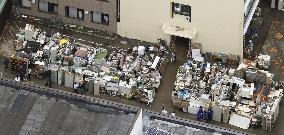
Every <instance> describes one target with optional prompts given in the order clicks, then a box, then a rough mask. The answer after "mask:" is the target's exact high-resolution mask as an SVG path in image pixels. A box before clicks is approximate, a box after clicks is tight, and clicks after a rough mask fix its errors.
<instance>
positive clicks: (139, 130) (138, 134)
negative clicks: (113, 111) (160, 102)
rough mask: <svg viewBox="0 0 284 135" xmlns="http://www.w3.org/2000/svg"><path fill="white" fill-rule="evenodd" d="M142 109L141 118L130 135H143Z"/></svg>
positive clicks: (139, 117)
mask: <svg viewBox="0 0 284 135" xmlns="http://www.w3.org/2000/svg"><path fill="white" fill-rule="evenodd" d="M142 120H143V119H142V109H141V110H140V113H139V116H138V118H137V120H136V121H135V123H134V126H133V129H132V130H131V133H130V135H143V121H142Z"/></svg>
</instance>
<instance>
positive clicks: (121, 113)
mask: <svg viewBox="0 0 284 135" xmlns="http://www.w3.org/2000/svg"><path fill="white" fill-rule="evenodd" d="M0 101H1V102H0V114H1V115H0V134H3V135H4V134H5V135H6V134H80V135H87V134H102V135H105V134H107V135H112V134H113V135H129V134H130V135H142V134H146V135H152V134H158V133H159V134H162V133H164V134H168V135H170V134H174V133H175V134H176V133H179V134H186V133H190V134H192V133H194V134H208V135H209V134H210V135H213V134H228V135H244V134H246V133H244V132H239V131H236V130H232V129H227V128H223V127H218V126H215V125H211V124H207V123H201V122H196V121H190V120H185V119H182V118H178V117H174V116H171V115H164V114H160V113H157V112H152V111H149V110H143V111H142V109H141V108H138V107H134V106H129V105H124V104H121V103H116V102H112V101H107V100H102V99H97V98H92V97H88V96H83V95H77V94H74V93H69V92H63V91H61V90H57V89H51V88H45V87H41V86H36V85H31V84H25V83H21V82H15V81H13V80H5V79H0ZM4 123H5V124H4Z"/></svg>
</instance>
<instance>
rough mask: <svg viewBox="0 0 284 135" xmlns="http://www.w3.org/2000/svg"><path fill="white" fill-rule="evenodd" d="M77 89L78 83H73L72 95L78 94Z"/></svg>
mask: <svg viewBox="0 0 284 135" xmlns="http://www.w3.org/2000/svg"><path fill="white" fill-rule="evenodd" d="M78 87H79V83H77V82H75V83H74V87H73V88H74V93H76V94H77V93H78Z"/></svg>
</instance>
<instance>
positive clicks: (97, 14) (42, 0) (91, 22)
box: [17, 0, 117, 33]
mask: <svg viewBox="0 0 284 135" xmlns="http://www.w3.org/2000/svg"><path fill="white" fill-rule="evenodd" d="M17 5H18V6H19V7H20V8H19V12H20V13H21V14H25V15H31V16H36V17H41V18H48V19H55V20H58V21H60V22H63V23H69V24H77V25H83V26H86V27H90V28H95V29H100V30H105V31H109V32H112V33H116V31H117V24H116V1H115V0H83V1H82V0H18V3H17Z"/></svg>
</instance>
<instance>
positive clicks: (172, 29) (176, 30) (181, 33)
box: [162, 23, 196, 39]
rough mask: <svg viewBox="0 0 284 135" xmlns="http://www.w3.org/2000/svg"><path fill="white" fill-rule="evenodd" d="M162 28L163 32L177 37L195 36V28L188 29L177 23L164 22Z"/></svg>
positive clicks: (192, 37)
mask: <svg viewBox="0 0 284 135" xmlns="http://www.w3.org/2000/svg"><path fill="white" fill-rule="evenodd" d="M162 30H163V32H164V33H166V34H169V35H174V36H178V37H184V38H189V39H194V38H195V36H196V29H189V28H185V27H183V26H179V25H173V24H169V23H164V24H163V27H162Z"/></svg>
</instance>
